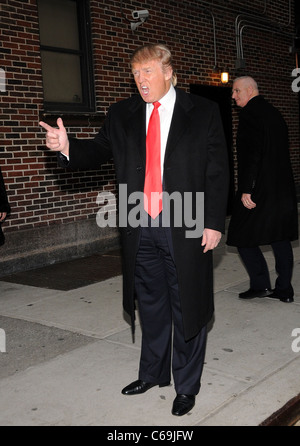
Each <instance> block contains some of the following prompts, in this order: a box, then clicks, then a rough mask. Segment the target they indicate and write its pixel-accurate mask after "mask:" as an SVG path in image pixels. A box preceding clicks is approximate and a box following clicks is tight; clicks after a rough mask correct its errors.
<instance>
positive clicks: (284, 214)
mask: <svg viewBox="0 0 300 446" xmlns="http://www.w3.org/2000/svg"><path fill="white" fill-rule="evenodd" d="M232 97H233V99H235V101H236V104H237V105H238V106H239V107H242V110H241V111H240V117H239V126H238V132H237V160H238V190H237V194H236V202H235V206H234V209H233V212H232V217H231V221H230V225H229V228H228V239H227V244H228V245H230V246H236V247H237V248H238V252H239V254H240V256H241V258H242V260H243V262H244V264H245V267H246V269H247V272H248V274H249V276H250V289H249V290H247V291H245V292H243V293H240V295H239V297H240V298H242V299H252V298H254V297H272V298H276V299H280V300H281V301H282V302H293V300H294V299H293V296H294V291H293V287H292V284H291V279H292V271H293V250H292V246H291V241H292V240H296V239H297V238H298V211H297V200H296V192H295V185H294V179H293V173H292V168H291V163H290V157H289V142H288V129H287V126H286V123H285V121H284V119H283V117H282V115H281V114H280V112H279V111H278V110H277V109H276V108H275V107H273V106H272V105H271V104H270V103H268V102H267V101H266V100H265V99H264V98H263V97H262V96H261V95H260V94H259V91H258V86H257V83H256V82H255V80H254V79H253V78H252V77H249V76H243V77H239V78H237V79H236V80H235V81H234V83H233V94H232ZM261 245H271V247H272V249H273V252H274V256H275V268H276V272H277V275H278V277H277V279H276V283H275V289H274V290H271V283H270V277H269V271H268V266H267V263H266V260H265V258H264V256H263V254H262V252H261V249H260V247H259V246H261Z"/></svg>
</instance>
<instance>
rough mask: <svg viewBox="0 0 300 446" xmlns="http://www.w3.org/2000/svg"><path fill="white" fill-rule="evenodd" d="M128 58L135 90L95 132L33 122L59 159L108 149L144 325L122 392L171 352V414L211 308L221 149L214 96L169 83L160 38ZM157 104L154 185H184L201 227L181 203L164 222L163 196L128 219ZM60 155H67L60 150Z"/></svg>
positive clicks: (81, 159)
mask: <svg viewBox="0 0 300 446" xmlns="http://www.w3.org/2000/svg"><path fill="white" fill-rule="evenodd" d="M131 67H132V74H133V76H134V79H135V82H136V85H137V88H138V91H139V93H140V94H139V95H134V96H132V97H131V98H128V99H126V100H124V101H119V102H117V103H115V104H113V105H112V106H111V107H110V109H109V111H108V115H107V117H106V120H105V123H104V125H103V127H102V128H101V129H100V131H99V133H98V135H97V136H96V137H95V139H94V140H82V139H71V138H70V140H69V139H68V137H67V133H66V129H65V128H64V126H63V123H62V120H61V119H59V120H58V127H59V128H58V129H54V128H52V127H50V126H49V125H47V124H45V123H41V125H42V126H43V127H44V128H45V129H46V130H47V135H46V141H47V143H46V144H47V147H48V148H49V149H51V150H56V151H57V152H60V153H62V154H63V155H61V154H60V155H59V157H60V159H61V164H62V165H63V166H66V167H70V168H81V169H88V168H95V166H97V165H99V164H101V163H103V162H105V161H107V160H109V159H111V157H113V158H114V163H115V169H116V176H117V180H118V183H119V186H120V193H119V198H120V196H121V195H122V197H124V193H123V192H124V190H126V192H125V199H124V198H123V201H122V200H121V198H120V202H119V207H120V208H121V206H123V205H124V201H126V202H127V204H128V213H127V216H128V217H127V216H126V218H128V221H127V224H123V225H122V226H120V232H121V241H122V255H123V306H124V309H125V311H126V312H127V313H128V314H130V315H131V318H132V321H134V317H135V316H134V313H135V298H136V299H137V301H138V307H139V313H140V320H141V328H142V350H141V358H140V367H139V379H138V380H136V381H134V382H132V383H131V384H129V385H128V386H126V387H125V388H124V389H123V390H122V393H123V394H125V395H137V394H141V393H144V392H146V391H148V390H149V389H150V388H152V387H153V386H156V385H159V386H164V385H168V384H169V382H170V373H171V358H172V372H173V378H174V386H175V390H176V393H177V396H176V398H175V400H174V403H173V408H172V413H173V415H177V416H181V415H184V414H186V413H187V412H189V411H190V410H191V409H192V407H193V406H194V404H195V395H196V394H197V393H198V392H199V389H200V378H201V373H202V367H203V364H204V352H205V342H206V341H205V340H206V326H207V323H208V322H209V320H210V319H211V317H212V314H213V310H214V305H213V263H212V250H213V249H214V248H215V247H216V246H217V245H218V243H219V241H220V238H221V232H223V231H224V224H225V213H226V204H227V203H226V202H227V192H228V166H227V161H228V157H227V150H226V144H225V139H224V133H223V129H222V123H221V119H220V114H219V111H218V107H217V105H216V104H214V103H212V102H211V101H208V100H206V99H204V98H200V97H197V96H192V95H189V94H187V93H186V92H184V91H182V90H179V89H177V88H174V85H175V84H176V77H175V74H174V72H173V68H172V59H171V53H170V51H169V49H168V48H167V47H165V46H164V45H146V46H144V47H141V48H138V49H137V50H136V52H135V53H134V54H133V56H132V58H131ZM157 102H159V104H157ZM157 105H158V106H159V107H158V108H157V107H156V106H157ZM157 110H158V115H159V119H158V121H159V120H160V131H159V130H158V131H156V132H154V133H155V134H156V135H160V137H158V138H157V140H158V141H159V144H160V148H159V150H158V152H157V153H158V157H157V158H158V163H157V168H158V170H160V172H159V175H158V181H160V183H161V186H160V187H162V188H163V190H164V193H166V194H168V196H171V195H172V194H173V193H174V194H176V196H177V197H182V198H183V199H184V198H185V196H186V195H185V194H189V197H190V198H191V200H190V202H189V203H187V204H188V206H187V207H189V211H190V212H191V214H190V215H192V216H193V219H194V218H195V216H196V217H197V213H198V212H199V211H200V212H201V214H202V216H203V219H204V225H203V228H204V229H202V231H201V233H199V234H196V233H194V234H193V233H192V234H191V233H190V232H189V227H188V226H189V224H188V221H187V220H186V219H184V218H183V220H182V224H175V220H177V219H178V220H180V218H178V217H182V209H183V208H182V209H181V210H180V211H179V213H178V212H177V211H176V212H175V213H176V215H174V213H173V211H174V209H173V207H172V206H171V209H170V215H169V217H170V219H169V222H170V223H169V225H168V226H166V225H163V224H162V223H163V220H161V214H163V213H164V209H165V207H164V204H165V203H164V202H163V212H161V213H160V214H159V215H158V217H156V218H155V219H152V218H151V217H150V215H148V213H147V214H146V211H144V209H143V208H141V209H140V213H141V215H142V217H141V224H139V225H136V224H131V223H132V222H131V221H130V216H131V215H132V211H133V210H134V209H133V206H132V196H133V195H134V194H137V193H139V194H143V192H144V185H145V183H146V178H147V177H148V172H150V177H152V178H153V177H154V175H153V171H152V170H151V169H150V168H149V169H148V167H147V166H148V159H149V158H148V148H149V149H151V147H150V142H149V144H148V134H149V128H150V122H151V123H152V122H153V120H151V117H150V116H152V114H153V113H154V114H155V116H156V118H157ZM156 118H155V121H156ZM156 122H157V121H156ZM151 128H152V124H151ZM147 129H148V130H147ZM150 133H151V132H150ZM146 136H147V137H146ZM154 139H155V138H154ZM156 142H157V141H156ZM154 146H155V147H156V146H157V145H156V144H153V148H154ZM146 149H147V150H146ZM64 155H65V156H67V160H66V158H64V159H62V158H63V156H64ZM159 157H160V161H159ZM121 188H122V189H121ZM154 191H155V193H156V192H160V191H159V190H157V189H155V190H154ZM121 192H122V193H121ZM199 193H200V194H203V195H204V200H203V202H202V203H203V209H204V215H203V209H202V211H201V203H200V201H201V200H200V201H199V202H197V197H198V198H199ZM197 194H198V195H197ZM145 195H146V194H144V196H143V199H142V201H144V198H145ZM179 201H180V200H179ZM145 202H146V200H145ZM184 206H185V205H184ZM186 209H187V208H186ZM186 209H185V210H186ZM184 213H185V212H183V214H184ZM126 218H125V220H126ZM162 218H163V217H162ZM145 223H146V224H145ZM172 322H173V325H174V335H173V354H172V348H171V345H172Z"/></svg>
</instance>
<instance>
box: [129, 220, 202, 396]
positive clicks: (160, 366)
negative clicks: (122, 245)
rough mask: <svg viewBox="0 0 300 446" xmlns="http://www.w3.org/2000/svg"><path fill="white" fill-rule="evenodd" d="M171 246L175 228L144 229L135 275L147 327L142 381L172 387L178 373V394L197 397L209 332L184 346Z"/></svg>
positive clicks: (141, 315) (142, 361)
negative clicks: (169, 382)
mask: <svg viewBox="0 0 300 446" xmlns="http://www.w3.org/2000/svg"><path fill="white" fill-rule="evenodd" d="M170 243H171V237H170V229H169V228H163V227H155V228H152V227H148V228H142V229H141V239H140V246H139V250H138V254H137V259H136V270H135V287H136V294H137V301H138V307H139V314H140V321H141V327H142V349H141V358H140V367H139V379H141V380H143V381H146V382H155V383H158V384H161V383H164V382H168V381H170V378H171V369H172V373H173V378H174V386H175V390H176V393H180V394H191V395H196V394H197V393H198V392H199V389H200V381H201V375H202V369H203V363H204V356H205V346H206V332H207V330H206V327H204V328H203V329H202V330H201V331H200V333H199V334H198V335H197V336H196V337H194V338H193V339H191V340H189V341H185V340H184V333H183V322H182V313H181V308H180V300H179V294H178V282H177V273H176V266H175V264H174V261H173V256H172V246H171V247H170ZM170 248H171V249H170ZM172 330H173V342H172ZM172 347H173V348H172ZM171 364H172V365H171Z"/></svg>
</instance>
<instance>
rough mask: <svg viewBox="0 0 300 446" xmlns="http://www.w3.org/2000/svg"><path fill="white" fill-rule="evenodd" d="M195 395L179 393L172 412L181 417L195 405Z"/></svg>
mask: <svg viewBox="0 0 300 446" xmlns="http://www.w3.org/2000/svg"><path fill="white" fill-rule="evenodd" d="M195 399H196V398H195V395H183V394H177V396H176V398H175V400H174V402H173V407H172V414H173V415H177V416H178V417H181V416H182V415H185V414H186V413H188V412H189V411H190V410H192V408H193V407H194V406H195Z"/></svg>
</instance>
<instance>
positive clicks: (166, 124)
mask: <svg viewBox="0 0 300 446" xmlns="http://www.w3.org/2000/svg"><path fill="white" fill-rule="evenodd" d="M175 100H176V91H175V88H174V87H173V85H171V87H170V89H169V91H168V93H167V94H166V95H165V96H163V97H162V98H161V99H160V100H159V101H158V102H159V103H160V104H161V105H160V107H158V113H159V117H160V148H161V153H160V162H161V174H162V176H163V171H164V170H163V166H164V159H165V151H166V146H167V140H168V136H169V130H170V125H171V120H172V116H173V110H174V105H175ZM153 108H154V107H153V104H152V103H151V102H150V103H147V109H146V129H147V130H148V124H149V119H150V116H151V113H152V110H153Z"/></svg>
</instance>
